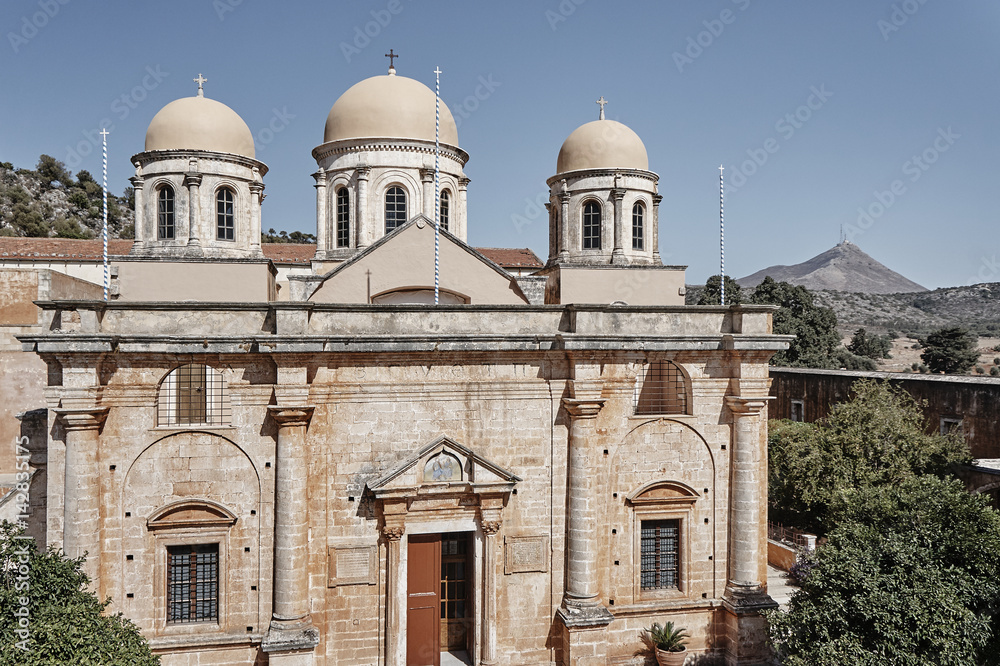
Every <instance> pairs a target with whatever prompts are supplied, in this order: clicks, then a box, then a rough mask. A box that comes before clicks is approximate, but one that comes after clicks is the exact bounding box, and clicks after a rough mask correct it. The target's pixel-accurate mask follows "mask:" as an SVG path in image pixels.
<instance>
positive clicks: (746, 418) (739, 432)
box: [726, 396, 767, 594]
mask: <svg viewBox="0 0 1000 666" xmlns="http://www.w3.org/2000/svg"><path fill="white" fill-rule="evenodd" d="M726 403H727V405H728V406H729V409H730V410H731V411H732V413H733V431H734V433H733V453H732V461H733V462H732V469H733V471H732V481H731V483H732V488H731V491H730V496H731V497H732V500H731V503H732V505H731V507H730V520H729V544H730V545H729V581H728V584H727V593H730V594H731V593H737V594H738V593H745V592H753V591H755V590H758V589H759V588H760V587H761V584H762V581H761V574H760V571H761V558H762V557H766V553H764V552H762V547H761V537H760V535H761V529H762V525H763V521H764V520H765V515H766V514H765V513H764V512H765V510H766V509H765V504H766V500H767V498H766V497H761V487H762V481H763V479H764V475H765V474H766V473H767V469H766V465H765V462H764V461H765V458H764V451H763V446H764V442H763V436H762V434H761V432H760V419H761V418H762V414H761V413H762V410H763V409H764V407H765V406H766V405H767V402H766V401H765V400H762V399H760V398H756V399H754V398H739V397H735V396H728V397H727V398H726Z"/></svg>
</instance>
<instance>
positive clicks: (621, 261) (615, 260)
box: [611, 250, 628, 266]
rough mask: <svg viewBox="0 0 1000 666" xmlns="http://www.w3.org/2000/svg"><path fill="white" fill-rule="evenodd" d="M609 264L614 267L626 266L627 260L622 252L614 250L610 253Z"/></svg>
mask: <svg viewBox="0 0 1000 666" xmlns="http://www.w3.org/2000/svg"><path fill="white" fill-rule="evenodd" d="M611 263H612V264H613V265H615V266H625V265H627V264H628V259H626V258H625V253H624V252H623V251H622V250H615V251H614V252H612V253H611Z"/></svg>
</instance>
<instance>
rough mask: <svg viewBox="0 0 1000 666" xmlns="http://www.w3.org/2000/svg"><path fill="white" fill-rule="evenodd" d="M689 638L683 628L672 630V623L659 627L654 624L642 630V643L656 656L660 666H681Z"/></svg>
mask: <svg viewBox="0 0 1000 666" xmlns="http://www.w3.org/2000/svg"><path fill="white" fill-rule="evenodd" d="M689 638H690V636H689V635H688V634H687V632H685V631H684V629H683V628H681V627H678V628H676V629H675V628H674V623H673V622H667V623H666V624H663V625H661V624H660V623H659V622H654V623H653V626H651V627H650V628H649V629H643V631H642V641H643V642H644V643H645V644H646V647H648V648H649V649H650V650H652V651H653V653H654V654H655V655H656V663H657V664H659V665H660V666H682V665H683V664H684V659H685V658H686V657H687V639H689Z"/></svg>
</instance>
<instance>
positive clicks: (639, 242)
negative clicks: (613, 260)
mask: <svg viewBox="0 0 1000 666" xmlns="http://www.w3.org/2000/svg"><path fill="white" fill-rule="evenodd" d="M645 213H646V211H645V210H644V209H643V207H642V204H641V203H637V204H636V205H634V206H632V249H633V250H641V249H642V248H643V236H642V232H643V229H642V221H643V217H645Z"/></svg>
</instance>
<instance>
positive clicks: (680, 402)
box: [632, 361, 688, 414]
mask: <svg viewBox="0 0 1000 666" xmlns="http://www.w3.org/2000/svg"><path fill="white" fill-rule="evenodd" d="M632 404H633V407H634V408H635V413H636V414H687V413H688V404H687V386H686V385H685V383H684V375H683V373H681V370H680V368H678V367H677V366H676V365H675V364H674V363H672V362H671V361H654V362H652V363H650V364H649V366H648V367H647V368H646V371H645V373H640V374H639V375H638V376H636V378H635V389H634V392H633V394H632Z"/></svg>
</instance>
